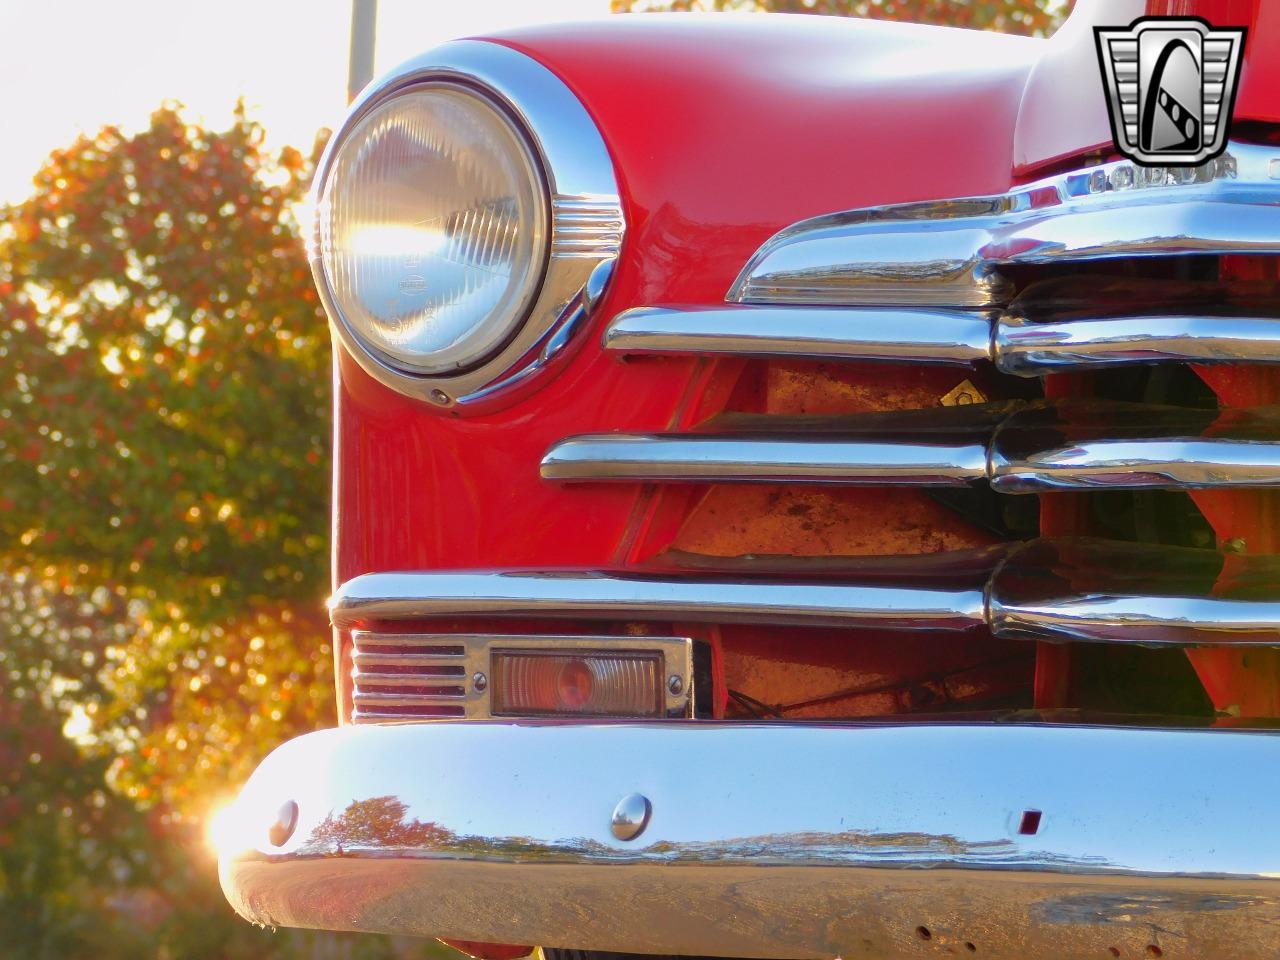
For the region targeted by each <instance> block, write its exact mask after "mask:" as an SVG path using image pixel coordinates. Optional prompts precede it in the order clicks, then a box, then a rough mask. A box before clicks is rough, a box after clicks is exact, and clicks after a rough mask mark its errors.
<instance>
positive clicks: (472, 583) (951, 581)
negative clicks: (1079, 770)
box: [330, 539, 1280, 646]
mask: <svg viewBox="0 0 1280 960" xmlns="http://www.w3.org/2000/svg"><path fill="white" fill-rule="evenodd" d="M912 560H915V561H918V565H917V569H916V570H915V571H914V572H913V570H912V566H911V561H912ZM783 563H784V564H785V561H783ZM783 570H785V567H783V568H778V567H772V568H771V561H767V560H757V561H752V562H750V563H746V564H743V563H738V564H735V565H734V576H732V577H729V576H725V575H723V574H721V575H716V576H710V575H708V574H707V573H705V572H704V571H701V570H698V571H691V572H685V573H683V575H680V576H657V575H652V576H645V575H640V574H636V573H630V572H628V573H619V572H601V571H583V570H554V571H542V572H538V571H509V572H468V571H460V572H451V573H384V574H367V575H365V576H362V577H357V578H355V579H354V580H351V581H348V582H347V583H346V584H344V585H343V586H342V588H341V589H340V590H339V591H338V593H337V594H336V595H335V596H334V598H333V599H332V600H331V602H330V610H331V613H332V616H333V620H334V623H335V624H336V625H338V626H340V627H341V626H351V625H356V624H362V623H365V622H367V621H370V620H404V619H412V618H418V617H433V616H438V615H441V614H448V615H462V616H465V615H476V616H492V615H495V614H504V615H505V614H512V615H520V616H531V617H581V618H584V619H593V620H617V619H630V618H642V619H650V620H657V621H673V622H685V621H711V622H722V623H727V622H742V623H760V624H778V625H794V626H841V627H850V628H870V629H878V630H929V631H939V632H955V633H963V632H964V631H968V630H972V629H975V628H981V627H984V626H985V627H989V628H990V630H991V631H992V632H993V633H994V634H996V635H997V636H1002V637H1008V638H1013V639H1022V640H1035V641H1051V642H1052V641H1091V642H1102V643H1133V644H1143V645H1168V646H1280V557H1246V556H1242V555H1238V554H1224V553H1219V552H1217V551H1213V550H1194V549H1188V548H1179V547H1168V546H1163V545H1146V544H1129V543H1116V542H1109V541H1100V540H1086V539H1075V540H1072V539H1067V540H1037V541H1031V542H1030V543H1026V544H1016V545H1010V546H1009V547H1007V548H1004V549H1002V550H990V549H988V550H982V551H957V552H955V553H950V554H936V555H931V556H928V557H920V558H904V557H881V558H874V557H862V558H834V557H827V558H823V566H822V568H821V574H822V575H821V578H819V579H815V578H814V573H813V572H810V574H809V576H808V578H807V579H806V578H805V577H804V576H803V574H802V573H801V572H797V571H795V570H792V571H791V572H790V573H789V574H786V573H784V572H780V571H783Z"/></svg>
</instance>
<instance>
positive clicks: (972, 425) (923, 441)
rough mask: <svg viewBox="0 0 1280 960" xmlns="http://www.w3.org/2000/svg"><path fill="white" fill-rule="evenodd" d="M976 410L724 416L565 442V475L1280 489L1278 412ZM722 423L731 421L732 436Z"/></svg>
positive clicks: (1103, 407)
mask: <svg viewBox="0 0 1280 960" xmlns="http://www.w3.org/2000/svg"><path fill="white" fill-rule="evenodd" d="M1010 409H1011V408H1010V406H1009V405H975V406H971V407H957V408H951V409H950V410H949V411H945V416H943V413H944V411H936V410H919V411H903V412H900V413H895V414H872V415H862V416H851V417H845V418H804V417H769V416H741V415H739V416H729V417H725V418H721V419H720V420H718V421H712V423H711V424H710V425H709V427H708V433H705V434H703V433H695V434H688V435H682V434H654V435H629V434H602V435H591V436H584V437H575V438H570V439H567V440H564V441H561V442H560V443H558V444H556V445H555V446H553V447H552V448H551V450H549V451H548V453H547V454H546V456H545V457H544V459H543V462H542V475H543V477H544V478H546V479H549V480H562V481H621V482H673V483H681V482H683V483H691V482H692V483H728V482H757V483H770V482H772V483H830V484H863V485H879V486H894V485H899V486H930V487H947V486H962V485H965V484H969V483H974V482H978V481H981V480H988V481H990V483H991V485H992V487H993V488H994V489H995V490H997V491H1000V492H1003V493H1038V492H1046V491H1053V490H1089V489H1099V488H1103V489H1112V490H1120V489H1125V490H1132V489H1207V488H1240V487H1274V486H1278V485H1280V417H1277V414H1276V413H1275V412H1274V411H1266V410H1256V411H1231V412H1225V413H1218V412H1217V411H1205V410H1195V409H1189V408H1172V407H1156V406H1147V405H1142V404H1106V403H1060V404H1056V405H1040V404H1033V405H1026V406H1020V407H1013V408H1012V409H1013V412H1012V413H1010V412H1009V410H1010ZM724 427H729V428H731V429H730V430H727V431H723V432H722V430H723V428H724Z"/></svg>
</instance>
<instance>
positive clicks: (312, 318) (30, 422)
mask: <svg viewBox="0 0 1280 960" xmlns="http://www.w3.org/2000/svg"><path fill="white" fill-rule="evenodd" d="M309 178H310V164H309V161H308V160H307V158H305V157H304V156H302V155H301V154H300V153H298V152H297V151H296V150H288V149H287V150H284V151H283V152H281V153H280V154H279V155H277V156H272V155H270V154H269V153H268V152H267V151H266V150H265V149H264V147H263V131H262V130H261V128H260V127H259V126H258V125H257V124H255V123H253V122H251V121H249V120H248V119H247V118H246V117H245V116H244V115H243V113H240V114H238V115H237V118H236V121H235V123H234V124H233V125H232V126H231V127H230V128H229V129H227V130H225V131H216V132H215V131H209V130H204V129H201V128H198V127H196V126H193V125H191V124H189V123H187V122H186V121H185V120H184V118H183V117H182V115H181V113H180V112H179V111H178V110H177V109H175V108H164V109H161V110H160V111H158V112H157V113H156V114H155V115H154V116H153V117H152V121H151V125H150V127H149V128H148V129H146V130H144V131H142V132H141V133H138V134H137V135H134V136H126V135H125V134H124V133H122V132H121V131H120V130H118V129H115V128H107V129H104V130H103V131H102V132H101V133H99V134H98V135H97V136H95V137H92V138H83V139H81V140H80V141H78V142H77V143H75V144H74V145H73V146H72V147H70V148H69V149H66V150H62V151H59V152H57V153H55V154H54V155H53V156H52V157H51V158H50V159H49V161H48V162H47V163H46V165H45V166H44V168H43V169H42V170H41V171H40V172H39V174H38V176H37V178H36V184H35V185H36V191H35V193H34V195H33V196H32V197H31V199H30V200H28V201H27V202H25V203H22V204H19V205H17V206H15V207H12V208H10V209H8V210H5V211H4V212H3V213H2V214H0V315H3V320H4V323H3V325H2V326H0V542H2V543H3V544H4V545H5V552H6V558H7V560H8V561H9V562H10V563H11V564H15V565H21V566H23V567H25V568H27V569H31V570H48V571H54V572H56V573H57V575H59V576H63V577H67V578H71V579H74V581H75V582H76V583H77V584H80V585H82V586H83V587H84V588H85V589H86V590H89V591H94V590H105V591H107V592H108V593H110V594H111V595H112V596H113V597H115V598H116V600H117V602H118V604H119V605H120V608H121V609H122V610H124V609H126V608H127V609H128V610H129V616H130V621H131V632H130V637H129V639H128V640H127V641H126V642H123V643H119V644H115V645H113V646H112V647H111V648H110V649H109V650H107V651H105V652H104V654H103V656H102V658H101V660H100V661H99V666H100V668H101V669H100V670H99V672H98V676H99V677H100V679H101V682H102V684H103V685H104V686H105V687H106V688H108V690H109V691H110V694H111V696H110V697H108V698H106V699H103V698H101V697H99V698H93V699H90V700H89V702H88V703H87V704H86V709H87V711H88V713H89V718H90V720H91V721H92V723H93V726H94V730H95V732H96V734H97V736H98V739H99V741H100V742H102V743H104V744H108V745H109V746H110V748H111V749H112V750H113V751H114V752H115V754H116V760H115V763H114V766H113V771H112V772H113V777H115V778H116V779H117V781H118V782H119V784H120V785H121V786H122V787H123V789H124V790H125V791H126V792H129V793H131V794H132V795H134V796H135V797H136V798H137V799H138V800H140V801H143V802H144V803H150V802H153V801H155V800H157V799H162V800H164V801H165V802H166V803H167V804H168V806H169V808H171V809H172V810H173V811H174V812H175V813H177V814H179V815H180V814H196V813H200V812H201V811H200V809H199V804H198V803H197V802H196V801H197V798H202V799H207V797H208V796H209V793H210V788H212V787H213V785H214V784H218V785H220V789H221V790H223V791H225V790H226V789H227V788H228V786H229V785H230V784H232V783H233V782H234V779H235V778H236V777H237V776H239V775H242V774H243V773H244V772H245V769H246V767H247V765H248V764H250V763H252V762H253V761H254V760H255V759H258V758H260V756H261V754H262V753H263V751H264V750H265V749H266V748H267V747H268V746H269V745H272V744H275V743H278V742H279V741H281V740H284V739H286V738H287V737H288V736H289V735H291V734H293V733H296V732H297V731H299V730H301V729H306V728H308V727H312V726H315V725H317V723H318V721H319V720H320V719H321V717H323V718H324V719H325V720H327V719H328V713H329V707H330V703H331V695H330V693H329V688H330V684H331V674H330V672H329V670H328V662H329V654H328V651H327V647H326V630H325V625H324V621H323V617H322V613H321V608H320V602H321V600H322V598H323V595H324V589H325V579H326V566H327V548H326V530H327V528H328V518H327V504H328V483H327V471H326V463H327V460H328V452H327V449H328V448H327V436H328V391H329V347H328V336H327V332H326V329H325V323H324V319H323V316H322V311H321V309H320V307H319V305H318V302H317V297H316V294H315V291H314V289H313V286H312V283H311V279H310V272H309V270H308V267H307V262H306V255H305V252H304V245H303V243H302V238H301V235H300V234H301V228H300V226H299V223H298V218H297V216H296V209H297V206H298V204H299V202H300V201H301V200H302V198H303V197H304V195H305V189H306V186H307V183H308V181H309ZM228 703H233V704H234V709H227V708H226V705H227V704H228ZM220 705H221V706H220Z"/></svg>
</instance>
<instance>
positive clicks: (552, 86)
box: [310, 40, 624, 412]
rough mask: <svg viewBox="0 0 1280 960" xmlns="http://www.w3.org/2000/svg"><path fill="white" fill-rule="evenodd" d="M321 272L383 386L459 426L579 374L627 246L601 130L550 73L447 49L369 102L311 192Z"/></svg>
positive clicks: (337, 324)
mask: <svg viewBox="0 0 1280 960" xmlns="http://www.w3.org/2000/svg"><path fill="white" fill-rule="evenodd" d="M312 208H313V210H314V216H315V222H314V225H313V227H314V228H313V230H312V234H311V235H312V248H311V251H310V260H311V267H312V272H313V274H314V276H315V281H316V285H317V287H318V288H319V291H320V295H321V298H322V300H323V301H324V305H325V309H326V311H327V312H328V315H329V318H330V321H331V323H332V326H333V329H334V331H335V334H336V336H337V338H338V340H339V341H340V342H341V343H342V345H343V346H344V347H345V349H346V350H347V351H348V352H349V353H350V354H351V356H352V357H353V358H354V359H355V360H356V361H357V362H358V363H359V364H360V366H361V367H362V368H363V369H364V370H365V371H366V372H368V373H369V374H370V375H371V376H373V377H374V378H375V379H377V380H378V381H380V382H381V383H383V384H385V385H386V386H388V387H390V388H391V389H393V390H395V391H397V392H398V393H401V394H404V395H406V396H410V397H413V398H415V399H418V400H422V401H425V402H426V403H427V404H429V405H430V406H433V407H435V408H438V409H448V410H451V411H453V412H467V411H472V410H487V409H491V408H493V407H494V406H496V405H501V404H503V403H505V402H509V401H510V400H513V399H515V398H517V397H518V396H520V395H523V393H525V392H527V391H528V390H530V389H532V388H533V387H534V386H536V384H537V383H538V382H539V381H540V380H541V379H542V377H541V374H542V373H543V372H544V371H545V369H546V368H547V367H549V366H551V365H553V363H555V362H557V361H559V360H562V359H563V358H564V357H565V356H566V355H567V353H568V350H567V348H568V346H569V345H570V344H571V343H572V342H573V341H574V336H573V334H574V333H575V332H576V331H577V329H578V328H579V327H581V326H582V325H583V324H582V320H583V318H584V317H585V316H586V315H587V314H588V312H589V310H590V307H591V305H592V304H593V303H594V302H595V301H597V300H598V299H599V297H600V295H601V293H602V291H603V288H604V286H605V284H607V282H608V279H609V276H610V274H611V271H612V266H613V264H614V261H615V260H616V259H617V256H618V253H619V250H620V248H621V244H622V236H623V231H624V221H623V215H622V206H621V202H620V200H619V195H618V184H617V178H616V176H615V174H614V168H613V162H612V159H611V158H610V156H609V153H608V149H607V148H606V146H605V143H604V140H603V138H602V137H601V135H600V131H599V130H598V128H597V127H596V125H595V123H594V122H593V121H592V119H591V118H590V116H589V115H588V114H587V111H586V109H585V108H584V107H583V105H582V103H581V102H580V101H579V100H578V99H577V97H576V96H575V95H574V94H573V93H572V92H571V91H570V90H569V88H568V87H566V86H565V85H564V83H563V82H562V81H561V80H560V79H559V78H558V77H556V76H555V74H553V73H552V72H551V71H550V70H548V69H547V68H546V67H544V66H542V65H541V64H540V63H538V62H537V61H535V60H533V59H532V58H530V57H528V56H526V55H524V54H522V53H520V52H518V51H516V50H512V49H510V48H508V47H505V46H502V45H499V44H495V43H490V42H486V41H478V40H460V41H455V42H453V43H449V44H445V45H444V46H442V47H439V48H437V49H436V50H433V51H430V52H428V53H426V54H423V55H421V56H419V57H416V58H414V59H413V60H410V61H408V62H407V63H405V64H403V65H401V66H400V67H398V68H396V69H395V70H393V71H391V73H389V74H388V75H386V76H385V77H383V78H382V79H380V80H378V81H376V82H375V83H373V84H372V85H370V87H369V88H367V89H366V90H365V91H364V92H363V93H362V94H361V95H360V97H359V98H357V100H356V101H355V103H354V104H353V105H352V107H351V110H350V112H349V113H348V115H347V118H346V120H345V121H344V123H343V124H342V126H341V128H340V129H339V130H338V132H337V133H336V134H335V135H334V137H333V138H332V139H331V140H330V142H329V145H328V147H327V148H326V150H325V153H324V155H323V156H322V158H321V161H320V165H319V167H318V169H317V172H316V179H315V183H314V186H313V190H312Z"/></svg>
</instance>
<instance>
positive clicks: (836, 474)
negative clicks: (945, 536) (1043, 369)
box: [542, 434, 987, 487]
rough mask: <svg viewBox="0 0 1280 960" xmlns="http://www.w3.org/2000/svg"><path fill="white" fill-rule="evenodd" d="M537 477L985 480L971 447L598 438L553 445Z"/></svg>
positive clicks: (982, 454) (981, 455)
mask: <svg viewBox="0 0 1280 960" xmlns="http://www.w3.org/2000/svg"><path fill="white" fill-rule="evenodd" d="M542 476H543V478H544V479H547V480H624V481H626V480H630V481H637V480H643V481H663V482H724V483H727V482H766V483H767V482H775V483H776V482H790V483H849V484H869V485H905V486H930V487H954V486H967V485H968V484H970V483H972V482H973V481H975V480H980V479H983V478H985V477H986V476H987V451H986V448H985V447H984V446H983V445H982V444H977V443H969V444H944V443H910V442H902V441H895V440H885V441H883V442H879V441H874V440H853V441H841V440H838V439H831V440H813V439H803V438H799V437H777V438H749V437H733V436H696V435H695V436H679V435H669V436H668V435H651V436H646V435H625V434H601V435H598V436H586V437H575V438H574V439H571V440H566V441H564V442H563V443H558V444H556V445H555V446H554V447H552V448H551V450H550V451H549V452H548V453H547V455H546V457H544V458H543V461H542Z"/></svg>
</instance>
